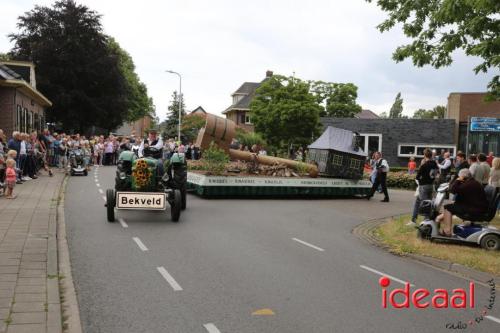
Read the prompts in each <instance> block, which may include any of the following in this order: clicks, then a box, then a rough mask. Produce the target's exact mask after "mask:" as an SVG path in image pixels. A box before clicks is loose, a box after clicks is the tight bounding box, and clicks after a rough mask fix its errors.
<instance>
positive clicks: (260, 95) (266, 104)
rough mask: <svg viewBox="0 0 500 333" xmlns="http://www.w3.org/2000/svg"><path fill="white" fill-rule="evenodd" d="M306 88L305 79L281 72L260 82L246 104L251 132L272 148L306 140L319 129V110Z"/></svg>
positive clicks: (303, 142) (320, 109) (310, 138)
mask: <svg viewBox="0 0 500 333" xmlns="http://www.w3.org/2000/svg"><path fill="white" fill-rule="evenodd" d="M310 88H311V87H310V84H309V83H307V82H304V81H302V80H300V79H297V78H293V77H285V76H281V75H273V76H272V77H271V78H269V79H267V80H266V81H264V82H263V83H262V85H261V86H260V87H259V88H258V89H257V90H256V93H255V98H254V99H253V100H252V103H251V104H250V111H251V113H250V114H251V119H252V123H253V124H254V126H255V131H256V132H258V133H261V134H262V136H263V137H264V139H265V140H266V141H267V142H268V143H269V144H271V145H272V146H274V147H281V148H283V147H285V146H288V145H289V144H290V143H296V144H302V145H306V144H308V143H310V142H311V141H312V138H313V137H314V136H315V135H317V134H318V132H319V128H320V122H319V115H320V112H321V111H322V107H321V106H320V105H319V104H318V102H317V99H316V97H315V96H314V95H313V94H312V93H311V92H310Z"/></svg>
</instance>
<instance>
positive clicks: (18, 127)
mask: <svg viewBox="0 0 500 333" xmlns="http://www.w3.org/2000/svg"><path fill="white" fill-rule="evenodd" d="M22 114H23V108H22V107H21V105H18V106H17V109H16V123H15V124H14V130H15V131H21V123H22Z"/></svg>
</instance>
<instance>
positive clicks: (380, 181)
mask: <svg viewBox="0 0 500 333" xmlns="http://www.w3.org/2000/svg"><path fill="white" fill-rule="evenodd" d="M374 159H375V161H376V162H375V169H376V170H377V176H376V178H375V181H374V182H373V186H372V190H371V192H370V194H369V195H368V197H367V199H368V200H370V198H371V197H373V194H374V193H375V191H376V190H377V188H378V187H379V186H382V191H383V192H384V199H383V200H381V201H382V202H389V193H388V192H387V173H388V172H389V164H388V163H387V161H386V160H385V159H383V158H382V153H381V152H376V153H375V156H374Z"/></svg>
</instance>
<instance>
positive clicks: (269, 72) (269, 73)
mask: <svg viewBox="0 0 500 333" xmlns="http://www.w3.org/2000/svg"><path fill="white" fill-rule="evenodd" d="M271 76H273V71H269V70H268V71H266V79H267V78H270V77H271Z"/></svg>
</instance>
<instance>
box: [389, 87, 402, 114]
mask: <svg viewBox="0 0 500 333" xmlns="http://www.w3.org/2000/svg"><path fill="white" fill-rule="evenodd" d="M389 118H404V117H403V99H402V98H401V93H400V92H398V94H397V95H396V98H395V99H394V103H393V104H392V106H391V110H390V111H389Z"/></svg>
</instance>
